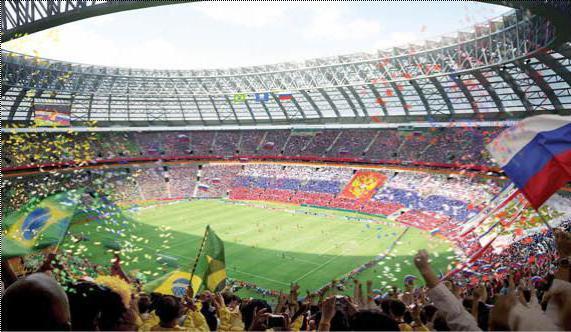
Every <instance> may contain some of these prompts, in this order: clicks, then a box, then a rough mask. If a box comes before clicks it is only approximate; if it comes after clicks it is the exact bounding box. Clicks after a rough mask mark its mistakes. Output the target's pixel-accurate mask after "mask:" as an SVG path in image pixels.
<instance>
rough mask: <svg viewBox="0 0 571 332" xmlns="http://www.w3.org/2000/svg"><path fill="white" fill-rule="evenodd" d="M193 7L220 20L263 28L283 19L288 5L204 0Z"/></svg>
mask: <svg viewBox="0 0 571 332" xmlns="http://www.w3.org/2000/svg"><path fill="white" fill-rule="evenodd" d="M193 9H194V10H196V11H198V12H200V13H202V14H203V15H206V16H207V17H209V18H211V19H214V20H216V21H219V22H224V23H230V24H234V25H239V26H245V27H250V28H261V27H264V26H267V25H269V24H272V23H275V22H276V20H279V19H281V18H282V17H283V16H284V14H285V12H286V9H287V6H283V5H280V4H279V2H278V3H276V2H273V1H204V2H198V3H196V4H194V7H193Z"/></svg>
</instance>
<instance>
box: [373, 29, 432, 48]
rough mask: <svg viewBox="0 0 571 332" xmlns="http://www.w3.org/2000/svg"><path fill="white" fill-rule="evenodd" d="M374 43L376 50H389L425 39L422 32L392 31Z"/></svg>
mask: <svg viewBox="0 0 571 332" xmlns="http://www.w3.org/2000/svg"><path fill="white" fill-rule="evenodd" d="M383 37H385V38H383V39H379V40H377V41H376V42H375V43H374V47H375V49H374V50H387V49H389V48H392V47H406V46H408V45H409V44H416V43H422V42H423V40H425V38H424V36H423V35H421V34H417V33H413V32H392V33H389V34H387V35H384V36H383Z"/></svg>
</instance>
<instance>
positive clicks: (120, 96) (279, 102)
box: [1, 0, 571, 331]
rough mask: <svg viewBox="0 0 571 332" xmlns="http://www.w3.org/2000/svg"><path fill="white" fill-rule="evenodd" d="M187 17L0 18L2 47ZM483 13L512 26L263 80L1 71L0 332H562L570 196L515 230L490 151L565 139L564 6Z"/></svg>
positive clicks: (51, 4) (513, 189)
mask: <svg viewBox="0 0 571 332" xmlns="http://www.w3.org/2000/svg"><path fill="white" fill-rule="evenodd" d="M194 2H195V1H19V0H6V1H4V0H3V1H2V13H1V14H2V42H8V41H11V40H17V39H19V38H22V37H23V36H25V35H26V34H34V33H37V32H40V31H43V30H46V29H49V28H53V27H57V26H60V25H63V24H67V23H70V22H74V21H80V20H84V19H87V18H90V17H95V16H102V15H112V14H113V13H117V12H128V11H131V10H133V11H135V10H139V9H142V8H150V7H156V6H193V5H194ZM479 2H482V3H488V4H493V5H498V6H504V7H510V8H511V10H510V11H508V12H506V13H505V14H503V15H502V16H501V17H498V18H495V19H492V20H489V21H487V22H482V23H477V24H474V25H473V27H472V30H470V31H460V32H457V33H455V34H454V36H453V37H448V36H447V37H442V38H441V39H440V40H437V41H426V42H425V43H423V44H417V45H408V46H406V47H394V48H392V49H387V50H379V51H378V52H376V53H354V54H346V55H339V56H334V57H326V58H315V59H309V60H301V61H300V60H299V59H292V60H295V61H292V62H287V63H279V64H274V65H266V64H260V65H258V66H250V67H239V68H230V69H196V70H150V69H137V68H122V67H108V66H101V65H94V64H80V63H74V62H67V61H64V60H54V59H48V58H43V57H41V56H38V55H31V54H22V53H18V52H15V51H11V50H7V49H4V48H2V137H1V138H2V160H1V162H2V220H3V222H2V230H3V234H2V306H1V308H2V309H1V311H2V323H4V324H6V325H4V326H2V329H3V330H4V329H5V328H6V330H70V329H71V330H102V331H103V330H138V331H178V330H189V331H195V330H200V331H241V330H253V331H257V330H268V329H273V330H291V331H310V330H311V331H315V330H319V331H329V330H331V331H335V330H346V331H348V330H353V331H361V330H362V331H365V330H400V331H413V330H414V331H449V330H485V331H487V330H494V329H495V330H571V292H570V289H571V283H570V282H571V273H568V272H569V259H571V183H570V182H569V181H567V183H566V185H563V187H561V188H557V190H556V193H555V194H553V195H552V196H551V197H550V199H549V200H548V201H547V202H546V203H545V204H542V206H541V207H535V206H533V205H534V204H532V203H531V202H529V201H528V200H526V198H527V196H526V194H525V193H523V194H522V191H523V188H518V183H517V181H512V180H513V177H512V175H511V173H509V172H508V171H507V170H505V166H506V165H505V163H501V162H500V161H499V160H496V159H495V158H494V155H493V153H491V152H490V151H492V150H493V149H490V146H494V148H495V149H496V150H501V149H500V148H497V145H500V146H503V145H502V141H504V140H505V141H507V140H508V138H510V137H509V136H506V132H509V131H510V130H512V129H514V128H516V129H517V128H520V127H524V126H525V124H526V123H527V122H526V121H530V122H531V123H535V122H533V120H532V118H533V117H536V116H539V117H542V116H544V117H545V116H547V117H552V116H557V119H563V120H561V121H567V122H566V123H567V128H568V127H569V123H571V121H569V118H570V117H571V23H570V22H571V3H570V2H569V1H542V2H540V1H479ZM381 5H382V4H381V3H379V6H381ZM149 10H153V9H149ZM538 121H539V120H538ZM537 123H539V122H537ZM538 126H539V125H538ZM569 133H571V131H567V132H566V133H565V134H564V135H567V136H564V137H563V139H561V141H560V142H559V143H558V144H559V145H558V146H560V147H561V148H560V149H561V150H562V151H567V155H569V152H568V151H569V150H571V137H569ZM510 139H511V138H510ZM507 144H508V143H506V148H504V149H505V150H506V151H508V150H509V149H510V147H509V146H508V145H507ZM545 144H547V143H545ZM506 153H508V152H506ZM532 162H533V161H532V160H530V163H532ZM559 162H560V163H561V165H563V166H561V168H562V169H565V170H566V172H567V173H566V176H567V178H569V177H570V176H571V174H569V169H571V164H569V163H568V164H565V160H563V157H561V159H560V160H559ZM565 167H566V168H565ZM562 172H563V171H562ZM562 177H564V175H562ZM549 181H553V182H555V178H553V179H551V178H550V179H548V180H547V181H546V182H549ZM546 224H547V225H546ZM424 250H427V251H424ZM565 259H567V260H565ZM565 264H567V265H565ZM566 273H568V275H567V274H566ZM516 296H517V299H516ZM45 301H48V302H47V303H51V304H50V305H46V302H45ZM516 302H517V303H516ZM59 306H61V308H59ZM542 306H543V307H542ZM260 309H262V310H260ZM56 311H58V312H56ZM60 311H61V312H60ZM30 315H31V316H32V317H30ZM34 316H37V320H35V319H31V318H33V317H34ZM27 317H28V318H27Z"/></svg>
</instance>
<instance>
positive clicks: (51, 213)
mask: <svg viewBox="0 0 571 332" xmlns="http://www.w3.org/2000/svg"><path fill="white" fill-rule="evenodd" d="M82 193H83V191H80V190H79V191H75V190H74V191H67V192H63V193H59V194H56V195H53V196H50V197H48V198H46V199H44V200H42V201H40V202H39V203H38V204H37V205H34V206H27V207H24V208H22V209H20V210H19V211H17V212H15V213H13V214H10V215H9V216H8V217H6V219H5V220H3V226H4V228H5V231H4V233H3V234H2V258H3V259H10V258H14V257H22V256H26V255H29V254H31V253H34V252H37V251H40V250H42V249H45V248H49V247H56V248H57V247H58V246H59V244H60V243H61V242H62V241H63V239H64V238H65V236H66V234H67V231H68V229H69V226H70V224H71V220H72V219H73V216H74V214H75V211H76V207H77V205H78V202H79V199H80V197H81V195H82ZM56 251H57V249H56Z"/></svg>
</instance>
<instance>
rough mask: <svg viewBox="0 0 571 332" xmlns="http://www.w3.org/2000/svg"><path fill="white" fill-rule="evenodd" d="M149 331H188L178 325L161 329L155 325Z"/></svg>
mask: <svg viewBox="0 0 571 332" xmlns="http://www.w3.org/2000/svg"><path fill="white" fill-rule="evenodd" d="M151 331H188V330H187V329H185V328H183V327H180V326H178V325H177V326H175V327H161V326H160V325H155V326H153V327H152V328H151Z"/></svg>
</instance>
